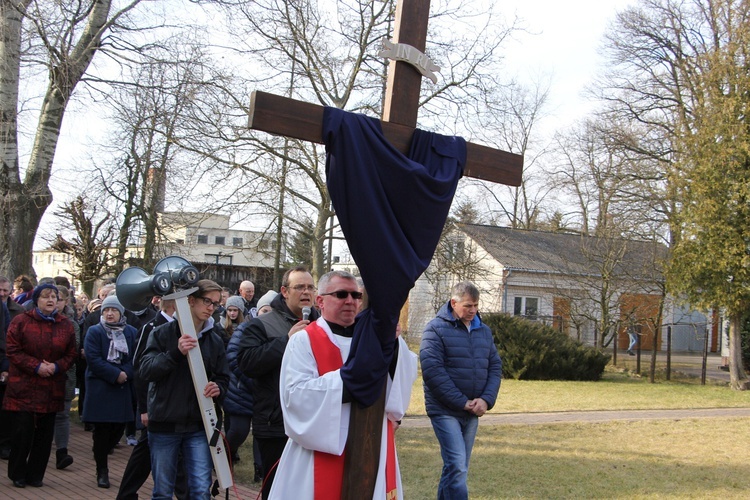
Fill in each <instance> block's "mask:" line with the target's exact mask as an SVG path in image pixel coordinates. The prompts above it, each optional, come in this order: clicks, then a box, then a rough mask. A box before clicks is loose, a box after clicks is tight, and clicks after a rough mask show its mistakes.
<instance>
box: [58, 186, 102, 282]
mask: <svg viewBox="0 0 750 500" xmlns="http://www.w3.org/2000/svg"><path fill="white" fill-rule="evenodd" d="M55 215H56V216H57V217H58V219H59V221H60V225H61V226H62V227H63V228H64V230H63V232H65V233H67V232H69V231H70V228H73V234H72V236H67V237H66V236H65V235H64V234H63V232H59V233H57V236H56V238H55V240H54V241H53V242H52V244H51V245H50V247H51V248H52V249H53V250H55V251H58V252H61V253H64V254H67V255H70V256H71V257H73V259H72V262H74V263H75V267H74V268H73V269H70V273H71V275H72V276H73V277H74V278H75V279H78V280H79V281H80V282H81V287H82V288H83V291H84V292H86V293H87V294H88V295H89V296H93V292H94V283H95V282H96V280H98V279H99V278H101V277H102V276H105V275H107V274H109V273H111V272H112V265H111V263H112V256H111V254H110V249H111V248H112V242H113V240H114V235H115V234H116V232H115V231H114V227H113V226H114V219H113V218H112V217H111V214H110V213H109V211H107V210H106V209H105V208H104V207H101V206H97V204H96V203H92V202H91V201H90V200H87V199H86V198H84V197H83V196H78V197H76V198H75V199H74V200H73V201H70V202H69V203H66V204H64V205H63V206H62V207H61V208H60V209H59V210H58V211H57V212H56V213H55Z"/></svg>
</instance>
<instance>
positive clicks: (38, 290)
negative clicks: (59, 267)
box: [31, 283, 59, 305]
mask: <svg viewBox="0 0 750 500" xmlns="http://www.w3.org/2000/svg"><path fill="white" fill-rule="evenodd" d="M42 290H54V291H55V295H58V294H59V292H58V291H57V287H56V286H55V285H54V284H51V283H43V284H41V285H37V287H36V288H34V292H33V293H32V294H31V300H32V301H33V302H34V305H36V303H37V301H38V300H39V296H40V295H41V294H42Z"/></svg>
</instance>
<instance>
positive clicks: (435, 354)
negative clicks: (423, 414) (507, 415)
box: [419, 281, 502, 500]
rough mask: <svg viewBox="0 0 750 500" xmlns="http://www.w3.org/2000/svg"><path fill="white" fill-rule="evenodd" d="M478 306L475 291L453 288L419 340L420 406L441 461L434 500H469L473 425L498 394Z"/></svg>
mask: <svg viewBox="0 0 750 500" xmlns="http://www.w3.org/2000/svg"><path fill="white" fill-rule="evenodd" d="M478 304H479V290H478V289H477V287H476V286H474V284H472V283H470V282H468V281H464V282H461V283H458V284H457V285H455V286H454V287H453V290H452V291H451V299H450V300H449V301H448V302H447V303H446V304H445V305H443V307H441V308H440V310H439V311H438V313H437V316H436V317H435V319H433V320H432V321H430V322H429V323H428V324H427V327H426V328H425V331H424V333H423V334H422V344H421V346H420V349H419V359H420V362H421V364H422V378H423V381H424V397H425V406H426V408H427V415H428V416H429V417H430V421H431V422H432V428H433V430H434V431H435V436H437V439H438V442H439V443H440V454H441V456H442V458H443V472H442V475H441V477H440V484H439V485H438V494H437V497H438V499H449V500H462V499H468V498H469V491H468V487H467V485H466V477H467V473H468V471H469V459H470V458H471V448H472V446H473V445H474V437H475V436H476V433H477V426H478V419H479V417H481V416H482V415H484V414H485V412H486V411H487V410H489V409H490V408H492V407H493V406H494V405H495V399H496V398H497V393H498V391H499V390H500V379H501V377H502V361H501V360H500V356H499V355H498V354H497V348H496V347H495V343H494V341H493V338H492V331H491V330H490V329H489V327H488V326H487V325H485V324H484V323H482V320H481V318H480V317H479V314H478V312H477V307H478Z"/></svg>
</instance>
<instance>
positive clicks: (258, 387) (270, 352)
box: [237, 266, 318, 500]
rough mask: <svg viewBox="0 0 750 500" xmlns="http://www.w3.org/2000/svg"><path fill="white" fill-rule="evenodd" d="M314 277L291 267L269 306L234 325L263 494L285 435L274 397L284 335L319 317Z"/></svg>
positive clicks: (282, 446) (284, 341)
mask: <svg viewBox="0 0 750 500" xmlns="http://www.w3.org/2000/svg"><path fill="white" fill-rule="evenodd" d="M314 283H315V282H314V281H313V277H312V275H311V274H310V273H309V272H308V271H307V269H306V268H304V267H301V266H299V267H295V268H293V269H290V270H289V271H287V272H286V273H285V274H284V277H283V278H282V280H281V293H279V295H277V296H276V297H275V298H274V299H273V301H271V309H272V311H271V312H269V313H267V314H264V315H262V316H258V317H257V318H253V319H251V320H250V321H249V322H247V323H243V324H242V325H240V326H239V327H238V330H239V329H242V334H241V339H240V341H239V345H238V347H237V365H238V367H239V369H240V370H241V371H242V373H244V374H245V375H247V376H248V377H250V378H252V379H253V382H254V384H253V424H252V428H253V439H254V440H257V442H258V447H259V449H260V458H261V466H262V467H263V472H264V473H265V474H266V480H265V481H264V483H263V499H264V500H266V499H267V498H268V493H269V492H270V491H271V485H272V484H273V478H274V477H275V475H276V468H275V465H276V462H278V460H279V459H280V458H281V453H282V452H283V451H284V446H286V440H287V437H286V434H285V433H284V417H283V416H282V413H281V401H280V399H279V375H280V373H281V358H283V356H284V350H285V349H286V345H287V342H288V341H289V338H290V337H291V336H292V335H294V334H295V333H297V332H298V331H300V330H304V329H305V327H306V326H307V325H308V324H310V322H311V321H314V320H316V319H318V312H317V311H316V310H315V309H314V308H313V300H314V299H315V284H314ZM303 308H306V309H305V310H307V309H309V310H310V312H309V313H308V316H307V317H306V318H303V316H304V314H303Z"/></svg>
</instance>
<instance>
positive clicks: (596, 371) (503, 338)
mask: <svg viewBox="0 0 750 500" xmlns="http://www.w3.org/2000/svg"><path fill="white" fill-rule="evenodd" d="M482 321H483V322H484V323H486V324H487V326H489V327H490V329H492V332H493V335H494V338H495V345H497V349H498V352H499V353H500V357H501V358H502V360H503V377H505V378H513V379H516V380H599V379H600V378H601V376H602V373H603V372H604V368H605V367H606V366H607V363H609V360H610V358H611V356H610V355H608V354H603V353H601V352H599V351H598V350H597V349H595V348H593V347H588V346H585V345H583V344H581V343H580V342H578V341H576V340H573V339H572V338H570V337H569V336H567V335H565V334H564V333H560V332H558V331H557V330H555V329H554V328H551V327H549V326H545V325H544V324H542V323H537V322H535V321H530V320H527V319H524V318H521V317H518V316H510V315H507V314H488V315H485V316H482Z"/></svg>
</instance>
